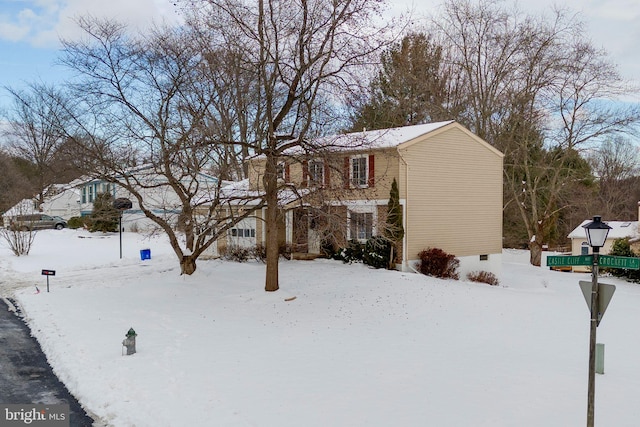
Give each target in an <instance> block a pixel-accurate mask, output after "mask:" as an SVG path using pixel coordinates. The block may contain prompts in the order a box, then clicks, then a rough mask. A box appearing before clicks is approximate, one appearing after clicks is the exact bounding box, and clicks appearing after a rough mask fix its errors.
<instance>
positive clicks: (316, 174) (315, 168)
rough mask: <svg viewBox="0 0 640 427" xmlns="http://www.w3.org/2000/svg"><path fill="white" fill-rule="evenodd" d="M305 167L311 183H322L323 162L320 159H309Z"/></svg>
mask: <svg viewBox="0 0 640 427" xmlns="http://www.w3.org/2000/svg"><path fill="white" fill-rule="evenodd" d="M307 169H308V174H309V183H310V184H311V185H322V184H324V162H323V161H322V160H311V161H310V162H309V163H308V164H307Z"/></svg>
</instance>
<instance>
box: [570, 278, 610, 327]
mask: <svg viewBox="0 0 640 427" xmlns="http://www.w3.org/2000/svg"><path fill="white" fill-rule="evenodd" d="M579 283H580V289H582V294H583V295H584V299H585V301H587V307H589V310H591V290H592V289H593V283H592V282H588V281H586V280H580V282H579ZM615 291H616V287H615V286H614V285H609V284H607V283H598V321H597V322H596V326H599V325H600V321H601V320H602V316H604V312H605V311H607V307H608V306H609V301H611V297H612V296H613V293H614V292H615Z"/></svg>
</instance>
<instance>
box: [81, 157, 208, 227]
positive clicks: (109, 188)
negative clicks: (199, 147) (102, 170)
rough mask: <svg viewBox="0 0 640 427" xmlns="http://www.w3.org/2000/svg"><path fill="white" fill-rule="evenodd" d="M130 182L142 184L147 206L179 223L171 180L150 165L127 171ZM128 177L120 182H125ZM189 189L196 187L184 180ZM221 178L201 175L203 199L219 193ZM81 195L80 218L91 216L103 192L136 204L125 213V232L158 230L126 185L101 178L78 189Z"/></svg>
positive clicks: (178, 211)
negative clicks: (218, 186) (219, 180)
mask: <svg viewBox="0 0 640 427" xmlns="http://www.w3.org/2000/svg"><path fill="white" fill-rule="evenodd" d="M127 177H128V178H129V180H130V182H138V183H140V187H139V190H138V192H139V193H140V196H141V197H142V199H143V200H144V202H145V206H146V207H147V208H150V210H151V211H152V212H153V213H154V214H155V215H157V216H160V217H164V218H167V219H170V220H171V221H174V222H177V216H178V214H179V213H180V211H181V204H182V202H181V201H180V199H179V197H178V195H177V194H176V193H175V192H174V191H173V190H172V189H171V187H170V186H168V185H166V182H167V178H166V177H165V176H163V175H160V174H158V173H156V172H155V171H154V170H153V168H152V167H151V166H149V165H143V166H140V167H136V168H132V169H130V170H129V171H128V172H127ZM124 180H125V178H124V177H123V178H121V179H119V181H121V182H124ZM183 184H184V185H185V186H190V185H193V184H194V183H193V182H191V178H189V177H188V176H187V177H186V178H185V179H184V182H183ZM217 185H218V178H216V177H213V176H211V175H207V174H205V173H199V174H198V187H199V188H200V192H201V196H200V197H202V198H203V199H209V198H210V197H211V194H212V193H214V192H215V190H216V188H217ZM78 190H79V194H80V198H79V200H80V203H79V205H80V216H88V215H91V212H92V211H93V202H94V201H95V200H96V197H97V196H98V194H100V193H111V195H112V196H113V198H114V199H116V198H125V199H129V200H130V201H131V203H132V207H131V209H128V210H126V211H124V212H123V215H122V228H123V230H124V231H144V230H149V229H153V228H155V227H157V225H156V224H155V223H154V222H153V221H151V220H150V219H149V218H147V217H146V216H145V214H144V213H143V212H142V210H141V209H140V205H139V204H138V201H137V199H136V198H135V197H134V196H133V195H132V194H131V193H129V192H128V191H127V190H125V189H124V188H123V187H122V186H120V185H118V184H114V183H110V182H107V181H105V180H101V179H91V180H86V181H85V182H83V183H82V184H81V185H79V186H78Z"/></svg>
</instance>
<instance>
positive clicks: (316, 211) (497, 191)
mask: <svg viewBox="0 0 640 427" xmlns="http://www.w3.org/2000/svg"><path fill="white" fill-rule="evenodd" d="M314 142H315V143H316V144H314V145H317V144H318V143H319V144H320V145H323V146H325V147H326V149H325V150H323V152H322V153H319V152H317V151H316V152H311V154H309V155H304V154H301V153H300V151H301V150H298V151H297V152H295V151H292V152H287V153H285V156H283V159H282V161H281V163H280V164H279V165H278V170H277V173H278V175H279V180H280V182H281V183H282V184H286V187H287V188H288V190H287V191H286V192H287V193H292V194H293V193H296V194H298V196H299V197H298V198H297V199H295V201H289V200H294V199H293V198H291V197H290V196H291V195H286V196H281V199H282V202H281V206H279V209H280V212H281V213H282V215H281V223H280V226H279V230H280V233H279V234H280V237H279V238H280V242H281V244H289V245H291V247H292V249H293V251H294V252H301V253H308V254H319V253H320V252H321V246H322V245H325V244H327V243H332V244H333V245H334V246H336V245H337V246H339V247H341V246H344V245H345V244H346V242H347V241H348V240H351V239H357V240H359V241H361V242H365V241H366V240H367V239H369V238H370V237H372V236H375V235H380V234H383V227H384V224H385V220H386V213H387V204H388V201H389V196H390V188H391V183H392V181H393V179H395V180H396V181H397V183H398V187H399V192H400V203H401V206H402V210H403V212H402V217H403V226H404V230H405V236H404V239H403V241H402V242H401V248H400V265H398V268H400V269H402V270H405V271H406V270H412V269H413V268H414V267H415V263H416V262H417V260H418V253H419V252H420V251H422V250H424V249H426V248H429V247H434V248H440V249H442V250H444V251H446V252H448V253H451V254H454V255H455V256H456V257H457V258H458V259H459V260H460V273H461V276H462V275H464V274H466V273H467V272H470V271H480V270H483V271H491V272H494V273H496V274H499V272H500V264H501V253H502V191H503V189H502V174H503V168H502V166H503V155H502V153H500V152H499V151H498V150H496V149H495V148H493V147H492V146H491V145H489V144H488V143H487V142H485V141H483V140H482V139H481V138H479V137H478V136H476V135H474V134H473V133H471V132H470V131H469V130H467V129H466V128H465V127H463V126H462V125H460V124H459V123H456V122H453V121H448V122H439V123H430V124H424V125H416V126H407V127H402V128H394V129H386V130H376V131H364V132H356V133H351V134H345V135H337V136H334V137H329V138H322V139H321V140H318V141H314ZM264 168H265V158H264V157H256V158H254V159H252V160H251V161H250V163H249V183H248V188H249V191H256V192H260V191H261V190H262V176H263V174H264ZM265 209H266V208H265ZM265 209H262V210H261V211H258V212H257V213H256V218H254V219H253V220H252V221H250V222H249V223H248V224H247V225H246V226H245V225H243V226H242V227H239V229H240V228H242V229H243V231H242V233H243V238H244V239H246V238H251V239H255V241H256V242H257V243H261V242H264V241H265V231H264V227H263V221H261V220H260V219H261V218H264V217H265ZM247 230H248V232H247ZM254 230H255V231H254ZM236 233H239V231H237V232H236ZM254 234H255V238H253V237H252V236H253V235H254Z"/></svg>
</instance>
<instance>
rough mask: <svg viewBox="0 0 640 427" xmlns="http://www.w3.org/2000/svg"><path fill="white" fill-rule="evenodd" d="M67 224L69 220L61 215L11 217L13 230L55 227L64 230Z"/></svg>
mask: <svg viewBox="0 0 640 427" xmlns="http://www.w3.org/2000/svg"><path fill="white" fill-rule="evenodd" d="M66 226H67V221H65V220H64V219H62V218H60V217H59V216H49V215H45V214H34V215H18V216H15V217H13V218H11V224H10V227H11V228H12V229H13V230H22V231H30V230H44V229H46V228H55V229H56V230H62V229H63V228H65V227H66Z"/></svg>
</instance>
